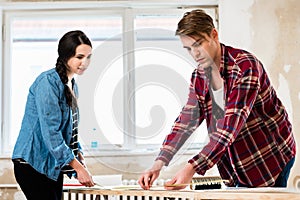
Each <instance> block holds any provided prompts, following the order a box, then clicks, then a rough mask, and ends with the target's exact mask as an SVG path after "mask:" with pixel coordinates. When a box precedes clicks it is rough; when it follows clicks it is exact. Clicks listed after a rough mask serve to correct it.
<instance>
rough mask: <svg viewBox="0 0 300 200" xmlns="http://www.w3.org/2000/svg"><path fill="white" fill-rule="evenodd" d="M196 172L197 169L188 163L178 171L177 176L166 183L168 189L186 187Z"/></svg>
mask: <svg viewBox="0 0 300 200" xmlns="http://www.w3.org/2000/svg"><path fill="white" fill-rule="evenodd" d="M194 174H195V169H194V168H193V166H192V165H191V164H190V163H188V164H186V165H185V167H184V168H183V169H182V170H180V171H179V172H177V173H176V175H175V177H174V178H173V179H172V180H170V181H168V182H166V183H165V189H166V190H180V189H184V188H186V186H188V185H189V184H190V183H191V181H192V178H193V176H194Z"/></svg>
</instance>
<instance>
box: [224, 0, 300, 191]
mask: <svg viewBox="0 0 300 200" xmlns="http://www.w3.org/2000/svg"><path fill="white" fill-rule="evenodd" d="M219 10H220V13H219V14H220V34H221V36H220V37H221V39H220V40H221V41H222V42H223V43H225V44H229V45H232V46H236V47H241V48H244V49H247V50H248V51H251V52H253V53H254V54H255V55H256V56H257V57H258V58H259V59H260V60H261V61H262V63H263V64H264V66H265V68H266V69H267V71H268V73H269V75H270V78H271V81H272V83H273V85H274V87H275V89H276V90H277V92H278V95H279V96H280V98H281V100H282V101H283V103H284V105H285V106H286V108H287V110H288V112H289V117H290V120H291V121H292V124H293V131H294V135H295V137H296V141H299V140H300V113H299V112H298V111H299V110H300V79H299V74H300V55H299V50H300V26H299V24H300V18H299V14H298V13H299V12H300V1H297V0H285V1H282V0H273V1H269V0H247V1H239V0H225V1H220V9H219ZM297 147H298V148H297V149H299V144H297ZM299 174H300V158H299V153H298V155H297V156H296V162H295V166H294V167H293V169H292V172H291V177H290V179H289V186H290V187H291V186H292V182H293V180H294V177H295V176H297V175H298V176H299Z"/></svg>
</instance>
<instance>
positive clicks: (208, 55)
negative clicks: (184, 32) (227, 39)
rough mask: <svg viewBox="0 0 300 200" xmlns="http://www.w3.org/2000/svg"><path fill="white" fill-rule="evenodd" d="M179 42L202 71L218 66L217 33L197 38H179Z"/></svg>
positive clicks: (213, 32)
mask: <svg viewBox="0 0 300 200" xmlns="http://www.w3.org/2000/svg"><path fill="white" fill-rule="evenodd" d="M180 40H181V42H182V44H183V47H184V48H185V49H187V51H188V52H189V53H190V55H191V56H192V57H193V58H194V60H195V61H196V62H197V63H198V64H199V67H200V68H202V69H204V68H207V67H210V66H213V65H217V64H218V57H219V56H218V52H219V49H220V47H219V46H220V45H219V42H218V33H217V32H216V31H215V30H213V31H212V33H211V34H210V35H207V34H204V36H203V37H199V38H193V37H190V36H180Z"/></svg>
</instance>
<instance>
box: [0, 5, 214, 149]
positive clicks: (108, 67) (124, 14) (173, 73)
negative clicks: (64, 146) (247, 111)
mask: <svg viewBox="0 0 300 200" xmlns="http://www.w3.org/2000/svg"><path fill="white" fill-rule="evenodd" d="M189 9H193V8H189ZM215 9H216V8H215V7H211V8H206V10H207V12H209V13H210V14H211V16H212V17H214V16H215V14H216V10H215ZM187 10H188V9H177V8H175V7H174V8H173V7H171V8H169V7H168V8H167V9H166V8H162V9H150V8H144V9H143V8H138V9H134V8H131V9H128V8H125V7H124V8H123V7H118V8H115V9H103V8H102V9H101V10H100V9H99V10H97V9H95V8H94V9H87V10H80V11H79V10H74V9H69V10H68V9H66V10H63V11H54V10H50V11H39V10H32V11H30V12H25V11H22V12H21V11H18V12H16V11H7V12H4V17H5V19H4V21H5V27H6V30H5V36H6V37H5V41H4V47H5V48H4V50H3V51H4V66H5V67H4V72H3V79H4V81H3V83H4V85H3V88H4V90H3V92H4V94H5V95H3V97H4V98H3V99H2V100H3V103H4V105H5V106H4V107H3V108H2V110H3V113H4V116H3V120H4V126H3V131H2V135H3V141H1V142H2V144H3V145H4V147H3V149H2V154H10V153H11V151H12V148H13V145H14V143H15V140H16V137H17V135H18V132H19V129H20V126H21V120H22V117H23V113H24V108H25V103H26V96H27V93H28V89H29V87H30V85H31V83H32V82H33V81H34V79H35V78H36V76H37V75H38V74H40V73H41V72H42V71H45V70H46V69H50V68H53V67H54V66H55V62H56V58H57V51H56V49H57V43H58V39H59V38H60V37H61V36H62V34H63V33H65V32H67V31H69V30H74V29H80V30H83V31H84V32H85V33H86V34H87V35H88V36H89V38H90V39H91V40H92V43H93V57H92V61H91V64H90V66H89V70H88V71H87V72H86V73H85V74H84V75H83V76H78V77H76V79H77V83H78V85H79V92H80V93H79V95H80V96H79V106H80V116H81V121H80V136H81V143H82V145H83V146H84V148H86V149H90V150H95V151H96V150H99V149H103V148H107V149H110V150H112V149H135V148H143V149H145V148H157V147H158V146H159V145H161V143H162V141H163V139H164V137H165V135H166V134H167V133H169V131H170V129H171V126H172V124H173V121H174V120H175V118H176V117H177V115H178V114H179V112H180V110H181V107H182V106H183V105H184V103H185V101H186V98H187V92H188V85H189V80H190V76H191V73H192V71H193V69H194V66H195V63H194V62H193V61H192V60H191V58H190V56H189V55H188V54H187V52H185V50H184V49H183V48H182V46H181V44H180V41H179V39H178V37H176V36H175V35H174V34H175V29H176V25H177V23H178V21H179V19H180V18H181V17H182V14H183V13H184V12H186V11H187ZM216 25H217V24H216ZM7 66H10V67H7ZM203 125H204V124H203ZM198 131H200V132H203V133H201V134H194V135H195V136H197V137H194V138H192V139H191V144H201V143H203V142H204V141H205V139H206V128H205V126H201V127H200V128H199V129H198Z"/></svg>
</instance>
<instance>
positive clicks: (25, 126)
mask: <svg viewBox="0 0 300 200" xmlns="http://www.w3.org/2000/svg"><path fill="white" fill-rule="evenodd" d="M64 87H65V86H64V84H63V83H62V81H61V79H60V77H59V75H58V73H57V72H56V70H55V69H51V70H48V71H46V72H43V73H42V74H40V75H39V76H38V77H37V79H36V80H35V81H34V83H33V84H32V85H31V87H30V89H29V94H28V97H27V103H26V107H25V114H24V117H23V121H22V126H21V130H20V133H19V136H18V138H17V141H16V144H15V147H14V151H13V155H12V159H15V158H22V159H24V160H25V161H27V162H28V163H29V164H30V165H31V166H32V167H33V168H34V169H35V170H37V171H38V172H40V173H42V174H45V175H46V176H47V177H49V178H50V179H53V180H57V179H58V176H59V174H60V170H61V168H62V167H63V166H64V165H66V164H68V163H69V162H71V161H72V160H73V159H74V154H73V152H72V150H71V149H70V148H69V147H68V144H69V143H70V140H71V136H72V119H71V113H70V112H71V110H70V107H69V106H68V104H67V102H66V98H65V94H64ZM73 88H74V92H75V94H76V95H77V94H78V89H77V85H76V84H74V86H73Z"/></svg>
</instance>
